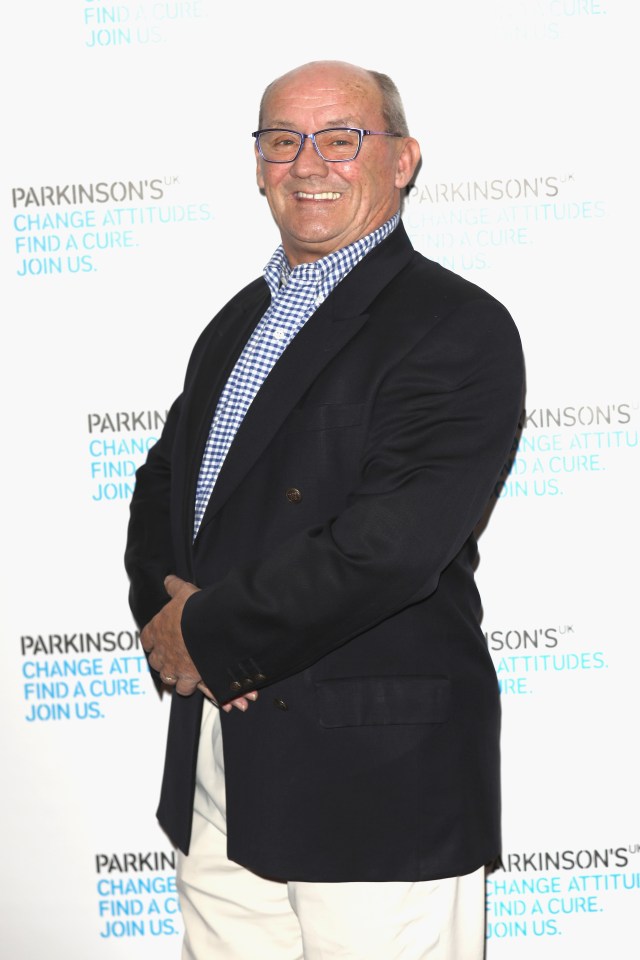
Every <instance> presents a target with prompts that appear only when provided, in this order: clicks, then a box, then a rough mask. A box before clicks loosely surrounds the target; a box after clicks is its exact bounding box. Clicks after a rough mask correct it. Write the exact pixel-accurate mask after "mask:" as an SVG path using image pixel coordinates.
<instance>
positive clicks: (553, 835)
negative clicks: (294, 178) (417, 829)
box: [0, 0, 640, 960]
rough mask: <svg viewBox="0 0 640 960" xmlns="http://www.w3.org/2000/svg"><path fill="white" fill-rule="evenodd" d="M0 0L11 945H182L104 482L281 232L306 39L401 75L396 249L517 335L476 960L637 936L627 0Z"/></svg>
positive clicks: (634, 385) (153, 753)
mask: <svg viewBox="0 0 640 960" xmlns="http://www.w3.org/2000/svg"><path fill="white" fill-rule="evenodd" d="M3 25H4V29H3V37H2V43H3V48H4V49H3V54H2V70H3V71H4V79H3V94H4V96H3V101H4V107H3V114H2V116H3V131H4V149H3V151H2V153H3V159H2V174H1V177H2V183H1V188H0V230H1V236H2V242H1V247H0V269H1V271H2V297H3V300H4V304H5V306H4V311H3V313H4V335H3V349H2V351H1V353H2V376H1V383H2V390H3V393H4V398H3V404H2V410H3V419H4V426H3V436H4V455H3V464H4V466H3V470H2V486H3V490H2V499H1V503H2V511H3V545H4V550H3V553H4V561H5V569H4V573H3V578H2V579H3V584H4V587H5V598H4V601H3V604H2V640H3V649H4V651H5V660H4V672H3V681H4V683H3V696H2V697H1V698H0V713H1V720H0V725H1V729H2V737H3V769H4V777H3V787H2V795H1V803H2V820H1V822H2V824H3V829H4V856H3V864H2V871H1V877H0V883H1V884H2V891H1V894H0V896H1V902H0V907H1V912H2V932H1V933H0V943H1V944H2V949H3V951H4V953H5V955H6V956H10V957H11V958H12V960H32V958H33V957H35V956H39V955H40V954H46V955H47V957H49V958H50V960H89V958H91V960H93V958H96V960H97V958H105V960H116V958H118V960H119V958H127V960H128V958H132V957H135V958H136V960H137V958H145V957H149V958H151V957H153V958H167V960H168V958H172V957H177V956H179V945H180V935H181V919H180V912H179V906H178V901H177V897H176V889H175V880H174V872H173V867H174V851H173V849H172V847H171V845H170V843H169V841H168V840H167V838H166V837H165V836H164V834H163V833H162V832H161V831H160V829H159V828H158V826H157V824H156V822H155V817H154V811H155V806H156V801H157V796H158V790H159V782H160V775H161V766H162V758H163V751H164V736H165V729H166V724H167V716H168V708H169V703H168V698H167V697H165V698H164V699H163V700H160V699H159V698H158V697H157V696H156V694H155V691H154V689H153V687H152V684H151V682H150V678H149V675H148V671H147V667H146V662H145V659H144V656H143V652H142V650H141V647H140V642H139V635H138V632H137V631H136V628H135V626H134V624H133V622H132V619H131V616H130V614H129V611H128V607H127V581H126V577H125V574H124V571H123V566H122V554H123V549H124V540H125V532H126V524H127V517H128V502H129V499H130V497H131V492H132V489H133V485H134V473H135V470H136V468H137V466H138V465H139V464H140V463H141V462H142V461H143V460H144V457H145V455H146V452H147V450H148V449H149V447H150V446H151V445H152V444H153V443H155V441H156V440H157V438H158V436H159V433H160V431H161V429H162V425H163V423H164V420H165V417H166V413H167V409H168V408H169V406H170V404H171V402H172V400H173V399H174V397H175V396H176V395H177V393H178V392H179V391H180V388H181V381H182V376H183V373H184V368H185V364H186V361H187V358H188V356H189V353H190V350H191V347H192V345H193V342H194V341H195V339H196V337H197V335H198V333H199V332H200V330H201V329H202V328H203V327H204V326H205V324H206V323H207V322H208V320H209V319H210V317H211V316H212V315H213V314H214V313H215V312H216V311H217V310H218V309H219V308H220V306H221V305H222V304H224V303H225V301H226V300H227V299H228V298H229V297H230V296H231V295H232V294H234V293H235V292H236V291H237V290H238V289H239V288H240V287H242V286H243V285H244V284H246V283H247V282H248V281H249V280H251V279H252V278H253V277H254V276H256V275H257V274H259V273H260V271H261V270H262V267H263V266H264V264H265V263H266V261H267V260H268V259H269V257H270V255H271V253H272V251H273V249H274V248H275V246H276V244H277V241H278V237H277V232H276V230H275V227H274V225H273V223H272V221H271V219H270V215H269V212H268V208H267V205H266V201H265V200H264V198H263V197H262V196H261V195H260V193H259V191H258V189H257V187H256V185H255V169H254V168H255V162H254V157H253V141H252V139H251V136H250V134H251V131H252V130H253V129H255V127H256V123H257V105H258V101H259V98H260V95H261V92H262V90H263V88H264V86H265V85H266V84H267V83H268V82H269V81H270V80H271V79H273V77H274V76H277V75H280V74H281V73H283V72H285V71H286V70H288V69H290V68H292V67H293V66H296V65H298V64H299V63H303V62H306V61H308V60H313V59H325V58H336V59H345V60H349V61H352V62H355V63H359V64H361V65H363V66H366V67H371V68H373V69H377V70H381V71H383V72H387V73H389V74H390V75H391V76H393V78H394V79H395V80H396V82H397V84H398V86H399V88H400V91H401V93H402V95H403V98H404V101H405V105H406V109H407V114H408V119H409V124H410V127H411V130H412V132H413V133H414V135H415V136H416V137H417V138H418V139H419V141H420V143H421V145H422V148H423V163H422V167H421V170H420V173H419V176H418V178H417V180H416V183H415V186H414V187H413V188H412V189H411V191H410V193H409V195H408V196H407V198H406V202H405V207H404V222H405V224H406V227H407V229H408V232H409V234H410V236H411V238H412V241H413V243H414V245H415V246H416V247H417V248H418V249H419V250H421V251H422V252H423V253H424V254H425V255H426V256H428V257H431V258H433V259H434V260H437V261H439V262H440V263H442V264H444V265H445V266H447V267H450V268H451V269H453V270H455V271H457V272H459V273H461V274H463V275H464V276H466V277H469V278H470V279H471V280H473V281H475V282H477V283H479V284H480V285H481V286H484V287H485V288H486V289H488V290H489V291H490V292H491V293H493V294H494V295H496V296H497V297H498V298H499V299H501V300H503V302H504V303H505V304H506V305H507V306H508V308H509V309H510V311H511V312H512V314H513V316H514V317H515V319H516V322H517V323H518V326H519V328H520V330H521V333H522V337H523V341H524V345H525V351H526V356H527V368H528V390H527V400H526V409H525V410H524V411H523V430H522V434H521V436H520V439H519V442H518V444H517V445H514V449H513V450H512V454H511V456H510V458H509V461H508V463H506V464H505V467H504V470H503V472H502V474H501V476H500V478H499V480H498V482H497V484H496V488H495V492H494V493H495V495H494V498H493V502H492V506H493V507H494V509H493V510H492V511H491V516H490V519H489V522H488V524H487V526H486V529H485V530H484V531H483V533H482V536H481V539H480V552H481V562H480V567H479V570H478V579H479V583H480V587H481V590H482V595H483V600H484V611H485V613H484V629H485V631H486V637H487V642H488V645H489V648H490V650H491V653H492V656H493V657H494V660H495V665H496V670H497V674H498V678H499V680H500V685H501V690H502V695H503V769H504V851H503V856H502V860H501V862H500V863H499V864H498V865H497V868H496V869H495V870H494V871H493V872H492V873H491V874H490V876H489V877H488V879H487V957H488V958H489V960H525V958H530V957H536V958H537V957H545V958H553V960H555V958H558V960H560V958H563V960H573V958H575V957H578V956H580V957H584V958H591V957H594V958H595V957H600V956H602V955H604V953H605V951H606V952H607V954H608V955H612V956H615V957H624V958H631V957H634V956H638V955H640V953H639V952H638V951H640V947H638V919H637V918H638V915H639V913H640V910H639V907H640V898H639V896H638V893H639V889H640V817H639V813H638V810H639V805H638V791H637V788H636V778H637V773H636V774H635V776H634V769H633V768H634V767H635V766H637V760H636V759H634V758H635V757H636V756H637V729H638V676H639V675H640V669H639V668H640V652H639V651H640V643H639V642H638V641H639V640H640V636H639V628H638V614H637V603H638V595H639V585H640V582H639V580H638V565H637V538H638V533H639V530H638V509H637V501H638V494H637V491H638V482H639V478H640V472H639V469H638V433H639V429H640V384H639V377H638V370H637V367H638V334H637V330H638V318H637V305H636V298H635V296H634V295H633V289H634V287H635V272H636V261H637V240H636V237H637V229H638V220H639V216H638V214H639V211H638V183H637V176H638V174H637V171H638V157H637V150H636V146H635V142H634V141H635V137H634V127H635V126H636V123H635V120H634V117H635V116H636V112H637V97H636V90H637V77H636V76H634V63H636V62H637V56H636V53H635V49H634V44H635V38H636V36H637V34H638V28H639V23H638V14H637V6H636V5H634V4H633V3H631V2H630V0H629V2H626V3H625V2H623V0H518V2H513V0H487V2H485V3H477V2H475V0H451V2H448V3H443V2H437V3H436V2H432V0H423V2H421V3H409V4H408V5H405V6H404V7H403V8H402V9H400V8H396V7H394V6H393V5H392V4H387V3H377V4H371V3H365V2H360V0H357V2H352V3H344V2H340V3H338V2H335V0H327V2H326V3H325V4H324V5H323V6H322V7H321V8H313V7H299V6H298V7H297V8H292V7H284V8H283V7H277V6H273V7H270V6H269V5H268V4H264V3H262V4H257V3H248V2H242V0H241V2H239V3H235V4H225V3H223V2H221V0H218V2H215V0H177V2H174V0H170V2H168V0H158V2H155V0H148V2H141V3H139V2H133V0H121V2H117V3H111V2H100V0H59V2H53V3H52V2H44V0H33V2H30V3H25V4H14V5H13V6H12V7H11V9H10V10H7V11H5V14H4V18H3ZM634 944H635V946H634Z"/></svg>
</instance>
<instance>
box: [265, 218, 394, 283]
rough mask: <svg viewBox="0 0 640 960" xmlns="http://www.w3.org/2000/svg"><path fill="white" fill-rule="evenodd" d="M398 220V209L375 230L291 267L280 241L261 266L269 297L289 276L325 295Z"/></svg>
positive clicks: (287, 281)
mask: <svg viewBox="0 0 640 960" xmlns="http://www.w3.org/2000/svg"><path fill="white" fill-rule="evenodd" d="M399 221H400V211H398V212H397V213H395V214H394V215H393V216H392V217H390V218H389V219H388V220H387V221H386V222H385V223H383V224H382V226H380V227H378V228H377V230H373V231H372V232H371V233H368V234H367V235H366V236H365V237H361V238H360V239H359V240H356V241H355V242H354V243H350V244H349V246H347V247H341V249H340V250H334V251H333V253H329V254H327V256H326V257H322V258H321V259H320V260H313V261H312V262H311V263H301V264H298V266H297V267H294V268H293V269H292V268H291V267H290V265H289V261H288V260H287V257H286V254H285V252H284V248H283V246H282V244H280V246H279V247H278V248H277V249H276V251H275V253H274V254H273V256H272V257H271V259H270V260H269V262H268V264H267V265H266V267H265V268H264V277H265V280H266V281H267V283H268V285H269V289H270V290H271V297H272V299H273V298H274V297H275V296H277V294H278V291H279V290H281V289H282V287H285V286H286V285H287V284H288V283H289V282H290V281H291V280H294V281H296V282H297V283H300V284H304V285H306V284H313V285H314V286H315V287H316V288H317V291H318V293H319V294H322V295H323V297H327V296H328V295H329V294H330V293H331V291H332V290H333V288H334V287H335V286H337V284H338V283H339V282H340V281H341V280H342V279H343V278H344V277H346V275H347V274H348V273H349V271H350V270H353V268H354V267H355V265H356V264H357V263H359V262H360V260H362V258H363V257H364V256H366V254H367V253H369V251H370V250H372V249H373V248H374V247H376V246H377V245H378V244H379V243H381V242H382V241H383V240H384V239H385V238H386V237H388V236H389V234H390V233H392V232H393V230H395V228H396V227H397V226H398V223H399Z"/></svg>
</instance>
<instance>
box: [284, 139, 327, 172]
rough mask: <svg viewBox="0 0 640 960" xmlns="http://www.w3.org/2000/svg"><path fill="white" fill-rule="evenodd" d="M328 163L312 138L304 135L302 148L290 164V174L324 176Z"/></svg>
mask: <svg viewBox="0 0 640 960" xmlns="http://www.w3.org/2000/svg"><path fill="white" fill-rule="evenodd" d="M328 168H329V164H328V163H327V161H326V160H323V159H322V157H321V156H320V154H319V153H318V151H317V150H316V146H315V144H314V142H313V140H310V139H309V137H305V139H304V141H303V143H302V149H301V150H300V153H299V154H298V156H297V157H296V159H295V160H294V161H293V163H292V164H291V174H292V176H294V177H314V176H315V177H326V175H327V173H328Z"/></svg>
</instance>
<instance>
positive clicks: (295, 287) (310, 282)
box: [193, 213, 400, 539]
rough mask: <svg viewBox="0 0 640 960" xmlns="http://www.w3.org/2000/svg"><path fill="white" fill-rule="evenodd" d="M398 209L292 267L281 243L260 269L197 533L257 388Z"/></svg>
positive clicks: (212, 451) (201, 482)
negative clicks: (263, 306)
mask: <svg viewBox="0 0 640 960" xmlns="http://www.w3.org/2000/svg"><path fill="white" fill-rule="evenodd" d="M399 219H400V214H399V213H396V214H395V215H394V216H393V217H391V218H390V219H389V220H387V222H386V223H383V224H382V226H381V227H378V229H377V230H374V231H373V233H369V234H367V236H366V237H362V238H361V239H360V240H356V242H355V243H351V244H349V246H348V247H343V248H342V249H341V250H336V251H334V253H330V254H329V255H328V256H326V257H323V258H322V259H321V260H315V261H314V262H312V263H301V264H299V265H298V266H297V267H294V268H293V269H291V267H290V266H289V262H288V260H287V258H286V255H285V252H284V249H283V247H282V246H279V247H278V249H277V250H276V252H275V253H274V255H273V256H272V257H271V260H270V261H269V263H268V264H267V266H266V267H265V269H264V276H265V280H266V281H267V283H268V285H269V289H270V290H271V304H270V305H269V307H268V309H267V311H266V313H265V314H264V316H263V317H262V319H261V320H260V322H259V323H258V324H257V326H256V327H255V329H254V331H253V333H252V334H251V336H250V337H249V340H248V341H247V343H246V345H245V348H244V350H243V351H242V353H241V354H240V356H239V357H238V360H237V361H236V365H235V366H234V368H233V370H232V371H231V373H230V375H229V379H228V380H227V382H226V384H225V386H224V389H223V391H222V393H221V394H220V399H219V400H218V405H217V407H216V412H215V414H214V417H213V420H212V422H211V427H210V430H209V436H208V438H207V443H206V446H205V450H204V455H203V457H202V463H201V465H200V474H199V477H198V485H197V487H196V506H195V519H194V527H193V537H194V539H195V538H196V536H197V534H198V530H199V529H200V524H201V523H202V518H203V516H204V512H205V510H206V508H207V504H208V502H209V498H210V496H211V492H212V490H213V487H214V485H215V482H216V480H217V479H218V474H219V473H220V470H221V469H222V464H223V463H224V461H225V458H226V456H227V453H228V452H229V448H230V446H231V444H232V442H233V438H234V437H235V435H236V433H237V431H238V428H239V427H240V424H241V423H242V421H243V419H244V417H245V415H246V412H247V410H248V409H249V407H250V406H251V403H252V402H253V399H254V397H255V396H256V394H257V393H258V390H259V389H260V387H261V386H262V384H263V383H264V381H265V380H266V378H267V376H268V375H269V373H270V372H271V369H272V368H273V366H274V365H275V363H276V362H277V360H278V359H279V358H280V357H281V356H282V354H283V353H284V351H285V350H286V348H287V347H288V346H289V344H290V343H291V341H292V340H293V338H294V337H295V335H296V334H297V333H298V332H299V331H300V330H301V329H302V327H303V326H304V325H305V323H306V322H307V320H308V319H309V317H310V316H311V315H312V314H313V313H314V312H315V310H316V308H317V307H319V306H320V304H321V303H322V302H323V300H325V299H326V298H327V297H328V296H329V294H330V293H331V291H332V290H333V289H334V287H336V286H337V285H338V284H339V283H340V281H341V280H343V279H344V277H346V275H347V274H348V273H349V271H350V270H353V268H354V267H355V265H356V264H357V263H359V262H360V260H362V258H363V257H364V256H365V255H366V254H367V253H369V251H370V250H372V249H373V247H375V246H377V244H379V243H380V242H381V241H382V240H384V239H385V237H387V236H389V234H390V233H391V232H392V230H395V228H396V227H397V225H398V221H399Z"/></svg>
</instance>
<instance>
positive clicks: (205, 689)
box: [198, 680, 218, 704]
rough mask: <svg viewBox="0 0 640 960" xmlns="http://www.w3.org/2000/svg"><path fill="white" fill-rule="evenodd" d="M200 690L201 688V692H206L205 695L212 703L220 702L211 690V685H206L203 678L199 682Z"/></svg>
mask: <svg viewBox="0 0 640 960" xmlns="http://www.w3.org/2000/svg"><path fill="white" fill-rule="evenodd" d="M198 690H199V691H200V692H201V693H204V695H205V697H206V698H207V700H211V703H215V704H217V703H218V701H217V700H216V698H215V697H214V695H213V694H212V693H211V690H209V687H208V686H207V685H206V683H203V682H202V680H201V681H200V683H199V684H198Z"/></svg>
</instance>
